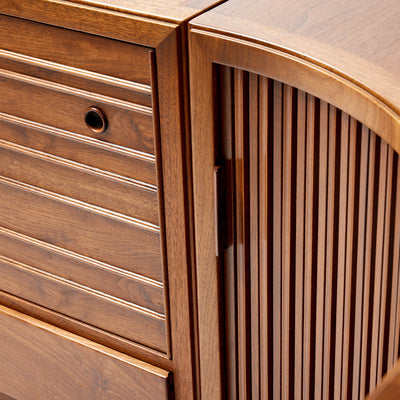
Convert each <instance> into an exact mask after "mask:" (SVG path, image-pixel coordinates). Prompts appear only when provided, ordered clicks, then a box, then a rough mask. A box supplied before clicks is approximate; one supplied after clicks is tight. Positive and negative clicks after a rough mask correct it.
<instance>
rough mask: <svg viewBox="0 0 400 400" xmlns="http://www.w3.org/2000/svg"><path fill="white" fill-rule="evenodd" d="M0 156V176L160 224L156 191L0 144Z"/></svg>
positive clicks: (63, 161) (30, 151)
mask: <svg viewBox="0 0 400 400" xmlns="http://www.w3.org/2000/svg"><path fill="white" fill-rule="evenodd" d="M0 157H1V159H2V163H1V165H0V174H1V175H2V176H5V177H8V178H11V179H13V180H17V181H20V182H24V183H28V184H30V185H33V186H36V187H40V188H42V189H46V190H48V191H51V192H53V193H58V194H61V195H64V196H67V197H71V198H73V199H77V200H80V201H83V202H85V203H88V204H92V205H96V206H99V207H102V208H105V209H109V210H112V211H116V212H118V213H121V214H124V215H128V216H130V217H133V218H137V219H139V220H143V221H147V222H150V223H151V224H154V225H158V223H159V216H158V196H157V191H156V190H149V189H150V188H147V187H146V186H140V185H139V184H136V185H135V184H132V183H131V182H129V181H128V182H127V181H124V180H122V179H121V180H117V179H116V178H115V177H113V176H112V175H109V174H104V173H100V172H99V171H95V170H93V169H89V168H87V167H84V166H82V165H79V164H77V163H72V162H67V161H66V160H63V159H60V158H58V157H54V156H49V155H47V154H46V153H41V152H37V151H36V152H34V151H32V150H27V149H26V148H24V147H22V146H16V145H11V144H10V143H7V142H3V141H0ZM26 165H29V166H30V167H29V168H28V169H27V168H26ZM60 180H61V182H62V184H60Z"/></svg>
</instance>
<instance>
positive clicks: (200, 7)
mask: <svg viewBox="0 0 400 400" xmlns="http://www.w3.org/2000/svg"><path fill="white" fill-rule="evenodd" d="M73 1H74V2H76V3H82V4H88V5H94V6H97V7H101V8H105V9H110V10H117V11H123V12H128V13H132V14H137V15H142V16H145V17H151V18H157V19H161V20H165V21H171V22H176V23H181V22H183V21H185V20H187V19H189V18H193V16H195V15H196V14H199V13H200V12H204V11H205V10H207V9H209V8H211V7H213V6H215V5H217V4H220V3H222V2H223V1H225V0H172V1H170V0H162V1H157V2H154V1H151V0H139V1H138V0H136V1H134V2H132V1H130V0H73Z"/></svg>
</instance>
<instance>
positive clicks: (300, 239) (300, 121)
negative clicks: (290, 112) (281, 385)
mask: <svg viewBox="0 0 400 400" xmlns="http://www.w3.org/2000/svg"><path fill="white" fill-rule="evenodd" d="M297 96H298V97H297V168H296V172H297V175H296V180H297V185H296V279H295V298H296V301H295V323H294V332H293V333H294V335H295V346H294V349H295V350H294V351H295V354H294V397H295V399H296V400H297V399H298V400H300V399H301V398H302V378H303V373H302V372H303V335H302V332H303V274H304V201H305V162H306V160H305V157H306V104H307V103H306V93H305V92H303V91H300V90H299V91H298V95H297Z"/></svg>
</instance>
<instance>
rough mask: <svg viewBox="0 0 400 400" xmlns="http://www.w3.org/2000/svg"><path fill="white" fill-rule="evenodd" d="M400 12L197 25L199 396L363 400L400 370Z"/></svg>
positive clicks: (286, 4) (305, 8) (236, 18)
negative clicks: (221, 221)
mask: <svg viewBox="0 0 400 400" xmlns="http://www.w3.org/2000/svg"><path fill="white" fill-rule="evenodd" d="M288 10H290V12H288ZM399 13H400V8H399V7H398V4H397V3H396V2H394V1H390V0H388V1H385V2H380V3H379V4H377V3H373V2H372V1H370V2H368V1H367V2H363V1H358V2H355V3H354V2H348V1H341V2H339V3H335V4H333V3H329V2H327V1H321V2H317V3H316V2H312V1H307V0H304V1H300V2H295V1H290V0H288V1H283V2H275V3H274V2H263V1H257V0H254V1H249V2H240V1H239V0H232V1H228V2H227V3H225V4H223V5H221V6H219V7H217V8H215V9H213V10H211V11H209V12H208V13H205V14H203V15H201V16H199V17H197V18H195V19H194V20H193V21H192V22H191V23H190V27H191V30H190V33H189V38H190V60H191V68H192V74H191V105H192V133H193V159H194V199H195V200H194V201H195V220H196V224H195V227H196V251H197V284H198V307H199V342H200V370H201V382H202V387H201V389H202V395H203V396H204V398H206V399H220V398H225V397H226V396H227V397H228V398H237V399H249V398H260V399H269V398H283V399H289V398H307V399H308V398H315V399H320V398H323V399H346V398H354V399H357V398H360V399H363V398H364V397H365V394H366V393H368V392H370V391H372V390H374V388H375V387H376V385H378V384H379V382H380V381H381V379H382V376H383V375H384V373H385V372H386V371H387V370H389V369H390V368H391V367H392V366H393V365H394V363H395V361H396V360H397V358H398V356H399V343H398V342H399V340H398V338H399V336H398V332H399V330H398V329H399V328H398V326H399V324H398V307H399V303H398V290H399V288H398V276H399V275H398V274H399V240H400V231H399V229H400V225H399V219H398V218H399V215H400V212H399V202H398V196H399V193H400V192H399V182H400V180H399V172H398V171H399V170H398V154H397V153H398V152H399V151H400V118H399V114H400V97H399V93H400V91H399V88H400V75H399V67H400V60H399V58H398V54H399V51H398V50H399V43H400V42H399V32H400V31H399V30H398V29H397V25H396V24H397V22H396V21H397V19H398V16H399ZM374 23H376V24H377V25H374V27H375V29H371V24H374ZM226 146H228V149H226ZM221 164H222V165H224V166H225V169H226V171H227V176H228V178H227V181H226V183H225V185H226V187H225V192H226V196H227V200H226V210H225V211H226V212H227V214H226V216H225V217H226V221H227V224H228V227H227V232H228V233H227V238H226V245H227V248H226V250H225V254H224V257H223V260H222V261H221V259H218V258H216V256H215V253H214V251H213V242H214V240H215V237H214V236H215V229H214V224H215V218H214V215H213V212H214V203H213V197H214V193H213V190H209V191H205V190H204V188H205V187H210V188H212V184H213V183H212V182H213V176H212V172H213V170H214V167H215V165H221ZM252 171H253V172H252ZM220 218H221V216H220ZM255 242H256V243H255ZM221 277H222V278H221ZM221 279H223V280H224V281H223V283H222V282H221ZM220 307H225V309H224V311H223V312H221V309H220ZM221 325H223V326H221ZM220 335H224V336H223V338H221V336H220ZM210 338H213V339H210ZM246 355H247V357H246ZM249 360H251V361H250V362H249ZM224 365H225V367H224ZM221 370H225V371H226V375H222V376H221V375H220V374H219V373H220V371H221ZM210 382H211V383H212V384H209V383H210ZM225 390H226V392H227V393H225Z"/></svg>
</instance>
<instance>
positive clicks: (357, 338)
mask: <svg viewBox="0 0 400 400" xmlns="http://www.w3.org/2000/svg"><path fill="white" fill-rule="evenodd" d="M368 145H369V132H368V128H366V127H365V126H363V127H362V129H361V148H360V149H359V150H358V151H360V153H361V154H360V180H359V182H360V191H359V209H358V241H357V264H356V268H357V273H356V282H355V283H354V285H355V292H356V297H355V312H354V354H353V385H352V386H353V387H352V399H358V398H359V385H360V362H361V345H362V340H361V337H362V314H363V278H364V268H365V264H364V261H365V251H364V246H365V231H366V212H367V208H366V202H367V193H368V185H367V179H368ZM350 362H351V360H350Z"/></svg>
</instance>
